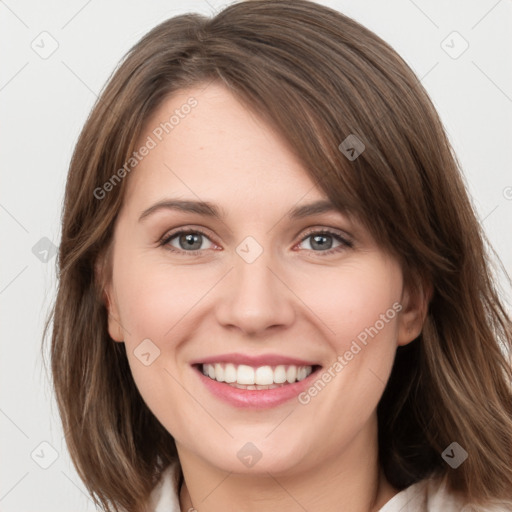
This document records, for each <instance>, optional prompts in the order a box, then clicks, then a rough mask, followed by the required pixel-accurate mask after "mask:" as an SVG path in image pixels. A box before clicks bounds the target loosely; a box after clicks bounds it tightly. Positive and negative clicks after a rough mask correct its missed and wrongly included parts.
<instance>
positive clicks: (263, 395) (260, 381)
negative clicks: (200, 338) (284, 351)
mask: <svg viewBox="0 0 512 512" xmlns="http://www.w3.org/2000/svg"><path fill="white" fill-rule="evenodd" d="M192 366H193V367H195V368H196V369H197V370H198V373H199V374H200V375H201V377H202V379H201V380H202V381H203V382H204V384H205V385H206V386H207V388H209V389H210V391H212V392H213V393H214V394H215V395H216V396H218V397H220V398H223V399H224V400H227V401H228V402H230V403H231V404H232V405H236V406H243V407H268V406H273V405H278V404H279V403H282V402H284V401H287V400H289V399H291V398H293V397H294V396H296V395H297V394H298V393H299V392H300V390H301V389H302V387H303V385H305V383H303V382H302V381H304V380H306V379H307V378H308V377H309V376H310V375H311V374H312V373H313V372H315V371H316V370H318V369H319V368H320V365H319V364H317V363H315V362H312V361H307V360H303V359H297V358H290V357H286V356H279V355H275V354H268V355H261V356H247V355H244V354H224V355H218V356H212V357H210V358H205V359H202V360H200V361H199V360H198V361H194V362H192Z"/></svg>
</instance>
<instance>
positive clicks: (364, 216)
mask: <svg viewBox="0 0 512 512" xmlns="http://www.w3.org/2000/svg"><path fill="white" fill-rule="evenodd" d="M211 81H219V82H220V83H222V84H224V85H225V86H227V87H228V88H229V90H230V91H231V92H232V93H233V94H234V95H235V96H236V97H237V98H238V99H239V100H240V101H241V102H243V103H244V105H246V106H247V108H248V109H251V110H252V111H253V112H255V113H257V115H259V116H262V117H263V118H264V119H265V120H266V121H267V122H268V123H269V124H270V125H271V126H273V127H274V128H276V129H277V130H278V132H279V133H281V134H282V135H283V136H284V137H285V140H286V141H287V142H288V143H289V145H290V148H291V149H292V151H294V153H295V155H297V156H298V157H299V158H300V161H301V162H302V163H303V165H304V168H305V169H306V170H307V172H308V174H309V176H311V178H312V179H313V181H314V182H315V183H316V184H317V185H318V186H319V187H320V188H321V189H322V190H323V191H324V192H325V194H326V195H327V196H328V197H329V199H330V200H331V201H332V202H333V203H334V204H335V205H336V206H337V207H339V209H340V210H341V211H344V212H347V213H349V214H351V215H354V216H355V217H356V218H358V219H359V220H360V221H361V222H363V223H364V225H365V226H366V227H367V228H368V230H369V231H370V233H371V234H372V235H373V236H374V238H375V239H376V241H377V242H378V243H379V245H380V246H381V247H382V248H383V249H384V250H387V251H389V252H390V253H392V254H393V255H395V256H396V258H397V260H398V261H399V262H400V264H401V266H402V269H403V272H404V279H405V282H406V283H407V284H410V285H411V286H415V285H419V284H420V283H426V284H430V285H431V287H432V290H433V295H432V298H431V300H430V303H429V306H428V312H427V316H426V320H425V324H424V329H423V331H422V333H421V335H420V336H418V338H416V339H415V340H414V341H413V342H411V343H410V344H408V345H406V346H404V347H400V348H398V350H397V353H396V359H395V363H394V367H393V370H392V374H391V377H390V380H389V382H388V384H387V387H386V389H385V391H384V395H383V397H382V399H381V401H380V403H379V406H378V411H377V412H378V423H379V458H380V463H381V465H382V467H383V469H384V471H385V474H386V477H387V479H388V480H389V481H390V482H391V484H393V485H394V486H395V487H398V488H400V489H403V488H405V487H406V486H408V485H411V484H412V483H414V482H416V481H419V480H420V479H422V478H425V477H427V476H429V475H434V474H438V475H446V476H447V478H448V482H449V486H450V488H451V489H457V490H460V491H462V492H463V493H464V494H465V495H466V496H467V497H468V498H469V499H471V500H474V501H475V502H476V503H480V502H481V503H483V502H485V501H486V500H488V499H491V498H495V499H502V500H507V499H512V473H511V468H510V461H511V460H512V394H511V386H510V382H511V381H512V368H511V364H510V361H509V360H508V359H507V357H506V355H505V354H506V350H509V351H510V350H511V349H512V328H511V320H510V318H509V317H508V315H507V313H506V311H505V309H504V306H503V304H502V302H501V300H502V299H501V298H500V295H499V291H498V289H497V284H496V282H495V278H493V268H492V267H491V263H490V261H491V259H490V256H495V254H494V252H493V251H492V248H491V247H490V245H489V243H488V241H487V239H486V237H485V234H484V232H483V230H482V228H481V226H480V225H479V223H478V221H477V218H476V215H475V212H474V207H473V206H472V204H471V201H470V199H469V197H468V194H467V191H466V187H465V183H464V179H463V176H462V174H461V172H460V165H459V164H458V162H457V160H456V157H455V155H454V153H453V150H452V148H451V146H450V144H449V142H448V140H447V137H446V135H445V132H444V129H443V126H442V124H441V121H440V119H439V117H438V115H437V113H436V111H435V108H434V106H433V105H432V103H431V101H430V99H429V97H428V95H427V93H426V92H425V90H424V88H423V87H422V85H421V84H420V82H419V80H418V79H417V77H416V76H415V75H414V73H413V72H412V71H411V69H410V68H409V67H408V65H407V64H406V63H405V62H404V61H403V60H402V59H401V58H400V57H399V56H398V55H397V53H396V52H395V51H394V50H393V49H392V48H391V47H390V46H389V45H388V44H386V43H385V42H384V41H382V40H381V39H380V38H379V37H377V36H376V35H375V34H374V33H372V32H371V31H369V30H368V29H366V28H364V27H363V26H361V25H360V24H358V23H357V22H355V21H354V20H352V19H350V18H349V17H347V16H344V15H343V14H340V13H338V12H336V11H333V10H331V9H329V8H327V7H323V6H321V5H318V4H315V3H313V2H308V1H305V0H278V1H275V0H272V1H267V0H249V1H245V2H240V3H236V4H233V5H231V6H229V7H227V8H226V9H224V10H223V11H221V12H220V13H218V14H217V15H215V16H214V17H212V18H208V17H206V16H202V15H199V14H185V15H181V16H176V17H174V18H171V19H169V20H167V21H165V22H163V23H162V24H160V25H159V26H157V27H156V28H154V29H153V30H151V31H150V32H149V33H148V34H147V35H146V36H144V37H143V38H142V39H141V40H140V42H138V43H137V44H136V45H135V46H134V47H133V48H132V49H131V50H130V51H129V52H128V54H127V55H126V56H125V58H124V59H123V61H122V63H121V65H120V66H119V67H118V69H117V70H116V71H115V73H114V74H113V76H112V77H111V78H110V80H109V82H108V84H107V85H106V87H105V88H104V90H103V91H102V93H101V95H100V97H99V98H98V101H97V102H96V104H95V106H94V108H93V109H92V112H91V114H90V116H89V118H88V119H87V122H86V123H85V126H84V128H83V130H82V132H81V135H80V137H79V139H78V142H77V144H76V147H75V150H74V153H73V157H72V160H71V164H70V168H69V174H68V181H67V185H66V191H65V203H64V210H63V218H62V239H61V244H60V251H59V256H58V266H59V275H58V277H59V288H58V295H57V298H56V303H55V305H54V309H53V311H52V313H51V315H50V318H49V319H48V322H47V324H46V328H45V335H46V333H47V331H48V329H49V325H50V322H51V321H52V320H53V331H52V337H51V352H50V354H51V371H52V378H53V384H54V387H55V393H56V397H57V403H58V407H59V412H60V415H61V418H62V422H63V426H64V430H65V433H66V442H67V446H68V449H69V453H70V456H71V458H72V461H73V463H74V465H75V467H76V469H77V471H78V474H79V476H80V477H81V479H82V480H83V482H84V483H85V485H86V487H87V489H88V491H89V493H90V494H91V496H92V497H93V499H94V501H95V502H96V503H97V504H101V506H102V507H103V508H104V509H105V510H111V508H110V507H112V509H113V510H116V511H118V510H120V509H121V510H123V509H126V510H128V511H140V510H144V503H146V500H147V499H148V496H149V493H150V492H151V490H152V488H153V487H154V485H155V484H156V483H157V481H158V479H159V478H160V475H161V474H162V471H163V470H164V469H165V468H166V467H168V465H169V464H170V463H171V462H173V461H175V460H176V459H177V452H176V448H175V444H174V440H173V438H172V436H171V435H170V434H169V432H167V430H166V429H165V428H164V427H163V426H162V425H161V424H160V422H159V421H158V420H157V419H156V418H155V416H154V415H153V414H152V412H151V411H150V410H149V409H148V407H147V406H146V404H145V403H144V401H143V400H142V398H141V396H140V394H139V392H138V390H137V387H136V385H135V383H134V381H133V378H132V376H131V372H130V368H129V365H128V361H127V357H126V353H125V348H124V345H123V344H121V343H115V342H113V340H112V339H111V338H110V337H109V334H108V329H107V318H108V312H107V308H106V306H105V301H104V296H103V286H104V284H105V280H108V279H109V278H110V274H109V269H108V266H107V269H106V271H105V272H104V273H101V274H100V273H98V272H96V270H95V269H96V268H97V265H98V263H99V262H101V261H108V258H106V255H107V252H108V249H109V247H110V244H111V242H112V236H113V227H114V223H115V221H116V217H117V215H118V212H119V210H120V207H121V204H122V201H123V197H124V190H125V188H126V182H127V180H128V179H130V178H129V177H126V178H125V179H124V180H122V181H121V182H120V183H119V184H118V185H117V186H115V187H113V189H112V190H111V191H109V192H108V193H107V194H105V197H103V198H102V199H98V198H97V197H96V195H97V194H95V193H94V191H95V190H97V189H98V187H102V186H103V184H104V183H106V182H107V181H109V179H111V177H112V175H113V174H114V173H115V172H116V170H117V169H120V168H121V167H123V166H124V164H125V162H126V161H127V160H128V159H129V156H130V155H131V154H132V152H133V151H134V149H136V148H135V144H136V142H137V140H138V138H139V137H140V136H141V135H142V134H143V130H144V126H145V122H146V121H147V119H148V118H149V116H150V115H151V114H152V113H154V112H155V110H156V109H157V108H158V107H159V106H160V105H161V104H162V102H163V101H164V100H165V99H166V98H168V97H169V95H171V94H172V93H174V92H176V91H178V90H183V89H185V88H187V87H191V86H196V85H201V84H205V85H206V84H208V83H209V82H211ZM351 134H352V135H355V136H356V137H357V138H358V139H359V140H360V141H362V142H363V143H364V145H365V150H364V151H363V152H362V153H361V154H360V155H359V157H357V158H356V159H355V160H350V159H348V158H347V154H345V153H343V152H342V151H340V149H339V145H340V143H341V142H342V141H344V140H345V139H346V137H347V136H349V135H351ZM133 172H136V170H135V171H133ZM505 275H506V272H505ZM500 344H501V346H502V347H501V348H500ZM503 349H505V350H503ZM509 353H510V352H509ZM453 441H456V442H457V443H459V444H460V445H461V446H462V447H463V448H464V449H465V450H466V451H467V452H468V454H469V456H468V458H467V460H466V461H465V462H464V463H463V464H462V465H461V466H459V467H458V468H457V469H451V468H450V467H448V466H447V464H446V463H445V462H444V460H443V459H442V457H441V453H442V452H443V450H444V449H445V448H446V447H447V446H448V445H450V444H451V443H452V442H453Z"/></svg>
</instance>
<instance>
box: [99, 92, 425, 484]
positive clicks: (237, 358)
mask: <svg viewBox="0 0 512 512" xmlns="http://www.w3.org/2000/svg"><path fill="white" fill-rule="evenodd" d="M191 98H194V99H191ZM185 105H188V106H189V107H190V108H188V107H185ZM173 115H174V118H172V120H171V121H170V122H169V120H170V119H171V116H173ZM166 122H167V123H168V124H167V125H166V124H165V123H166ZM161 123H162V124H161ZM146 128H147V131H146V132H145V133H144V134H143V136H142V137H141V138H140V141H139V144H138V145H137V147H138V148H139V147H140V148H142V146H145V147H146V150H143V149H140V150H138V152H137V153H138V154H137V156H136V157H135V158H137V162H138V163H137V165H136V166H135V167H134V169H133V170H132V171H131V173H130V175H129V177H127V178H125V179H128V180H129V181H128V187H127V190H126V196H125V201H124V204H123V209H122V210H121V212H120V215H119V217H118V221H117V224H116V228H115V234H114V244H113V251H112V255H111V257H112V259H111V262H112V265H113V272H112V280H111V282H110V283H109V285H108V287H107V296H108V301H109V311H110V315H109V332H110V335H111V336H112V338H113V339H114V340H116V341H124V343H125V346H126V353H127V357H128V360H129V364H130V367H131V371H132V373H133V377H134V379H135V382H136V384H137V387H138V389H139V391H140V393H141V395H142V397H143V399H144V401H145V402H146V404H147V405H148V407H149V408H150V409H151V411H152V412H153V414H154V415H155V416H156V418H158V420H159V421H160V422H161V423H162V425H164V426H165V428H166V429H167V430H168V431H169V432H170V434H172V436H173V437H174V439H175V440H176V444H177V447H178V451H179V453H180V458H182V457H186V456H190V457H195V458H196V459H198V460H199V459H200V460H201V461H202V462H203V463H207V464H211V465H213V466H216V467H217V468H221V469H223V470H225V471H237V472H250V471H252V472H266V471H271V472H272V473H273V474H279V473H280V472H289V471H292V470H293V471H299V470H303V469H306V468H313V467H314V466H315V465H317V464H320V463H321V462H324V461H325V460H326V459H328V458H336V457H340V456H342V455H345V456H347V457H349V456H352V457H360V456H361V453H363V452H364V451H365V450H368V449H369V448H370V447H374V446H375V442H376V432H377V431H376V428H377V425H376V412H375V411H376V406H377V403H378V401H379V399H380V397H381V394H382V392H383V390H384V386H385V383H386V382H387V380H388V377H389V375H390V371H391V368H392V364H393V359H394V355H395V350H396V347H397V345H398V344H404V343H407V342H408V341H410V340H411V339H413V338H414V337H415V336H416V335H417V334H418V330H415V329H414V328H413V330H412V331H408V330H407V328H408V327H410V322H409V320H410V319H409V320H408V315H411V318H412V316H414V312H410V311H409V309H410V307H409V306H408V304H407V303H408V297H407V293H406V292H405V290H404V289H403V280H402V272H401V269H400V267H399V265H398V263H397V262H396V261H395V260H394V259H393V258H391V257H390V256H388V255H387V254H386V253H385V252H383V251H382V250H381V249H380V248H379V247H377V246H376V245H375V242H374V240H373V239H372V238H371V237H370V235H369V233H368V232H367V231H366V230H365V229H363V227H362V226H361V225H360V224H359V223H357V222H355V221H354V220H353V219H349V218H348V217H347V216H344V215H342V214H341V213H339V212H338V211H336V210H333V209H330V210H325V211H323V212H322V211H319V209H317V212H316V213H315V212H314V209H310V211H307V209H305V207H306V206H307V205H311V204H313V203H316V202H317V201H323V200H327V197H326V196H325V194H324V193H323V192H322V191H321V190H320V189H319V188H317V187H316V186H315V185H314V183H313V182H312V180H311V179H310V177H309V176H308V175H307V173H306V171H305V169H304V168H303V167H302V166H301V163H300V162H299V161H298V159H297V158H296V157H294V155H293V154H292V152H291V151H290V150H289V149H288V146H287V145H286V144H285V142H284V141H283V139H282V138H280V137H279V136H278V135H276V134H275V133H274V132H273V131H272V130H271V129H270V128H269V127H268V126H267V125H265V124H264V123H263V122H261V121H259V120H258V118H256V117H255V115H253V114H251V113H249V112H248V111H247V110H246V109H245V108H244V107H243V106H242V105H241V104H239V103H238V102H237V101H236V100H235V98H234V97H233V96H232V95H231V94H230V93H229V92H228V91H227V90H226V89H225V88H223V87H222V86H220V85H216V84H211V85H210V86H208V87H206V88H205V89H204V88H201V87H197V88H192V89H187V90H182V91H180V92H179V93H177V94H175V95H174V96H173V97H172V98H170V99H168V100H167V101H165V102H164V103H163V104H162V105H161V107H160V108H159V109H158V111H157V112H156V113H155V114H154V115H153V117H152V118H151V119H150V120H149V122H148V123H147V125H146ZM166 131H168V133H166ZM347 165H350V162H348V161H347ZM117 186H118V185H117ZM110 193H115V192H110ZM178 202H186V203H180V204H181V207H179V206H177V205H178ZM203 202H207V203H208V204H209V205H210V206H211V208H212V209H215V211H216V212H217V215H211V214H210V213H211V210H209V209H208V208H207V207H206V206H204V205H202V206H201V204H202V203H203ZM199 203H201V204H199ZM172 204H174V205H175V206H174V207H172ZM192 207H193V208H192ZM192 209H193V210H194V211H192ZM301 213H302V214H301ZM179 231H184V234H181V235H180V234H178V233H179ZM413 327H414V325H413ZM203 363H209V364H210V366H204V367H203V366H202V364H203ZM301 367H302V369H301ZM203 369H204V371H205V372H206V373H208V374H209V375H208V376H206V375H204V374H203V372H202V370H203ZM310 372H312V373H310ZM210 374H211V376H210ZM211 377H213V378H211ZM297 378H298V379H301V380H300V381H298V382H296V383H288V379H289V380H290V381H292V382H295V381H296V380H297ZM233 379H236V382H238V383H240V384H239V385H240V386H241V388H245V389H241V388H237V387H235V386H234V385H233V384H235V383H232V384H228V383H226V382H225V381H226V380H231V381H232V380H233ZM285 379H286V382H285V383H283V380H285ZM222 380H224V382H221V381H222ZM217 381H219V382H217ZM251 382H256V383H258V382H259V383H260V384H258V386H263V387H264V388H261V389H250V388H249V389H247V386H250V385H251V384H250V383H251ZM242 383H246V384H245V385H242ZM265 388H266V389H265ZM271 388H272V389H271Z"/></svg>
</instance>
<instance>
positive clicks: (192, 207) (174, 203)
mask: <svg viewBox="0 0 512 512" xmlns="http://www.w3.org/2000/svg"><path fill="white" fill-rule="evenodd" d="M160 210H176V211H182V212H188V213H196V214H198V215H203V216H206V217H217V218H219V219H222V218H225V217H226V213H225V211H224V210H223V209H221V208H219V207H218V206H216V205H215V204H213V203H209V202H207V201H189V200H183V199H165V200H163V201H159V202H158V203H155V204H154V205H152V206H150V207H149V208H147V209H146V210H144V211H143V212H142V214H141V216H140V217H139V222H140V221H142V220H143V219H145V218H146V217H148V216H149V215H151V214H153V213H155V212H157V211H160ZM326 212H337V213H343V212H342V211H341V210H340V209H339V208H337V207H336V206H335V205H334V204H333V203H332V202H331V201H328V200H325V199H321V200H319V201H315V202H313V203H309V204H304V205H301V206H295V207H294V208H292V209H291V210H290V211H289V212H288V213H287V216H288V218H289V219H290V220H294V219H303V218H305V217H310V216H312V215H318V214H320V213H326Z"/></svg>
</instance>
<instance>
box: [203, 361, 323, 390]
mask: <svg viewBox="0 0 512 512" xmlns="http://www.w3.org/2000/svg"><path fill="white" fill-rule="evenodd" d="M194 367H195V368H196V369H197V370H198V371H200V372H201V373H202V374H203V375H204V376H206V377H208V378H210V379H211V380H214V381H216V382H223V383H224V384H227V385H229V386H231V387H233V388H237V389H246V390H251V391H255V390H267V389H276V388H279V387H283V386H287V385H290V384H294V383H296V382H301V381H303V380H304V379H306V378H307V377H309V375H311V374H312V373H314V372H316V371H318V370H319V369H320V368H321V367H320V365H308V366H298V365H284V364H280V365H276V366H269V365H266V366H257V367H253V366H249V365H245V364H238V365H237V364H233V363H213V364H212V363H208V364H206V363H203V364H201V363H200V364H196V365H194Z"/></svg>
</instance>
